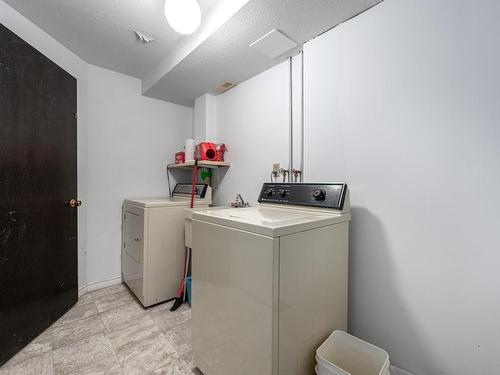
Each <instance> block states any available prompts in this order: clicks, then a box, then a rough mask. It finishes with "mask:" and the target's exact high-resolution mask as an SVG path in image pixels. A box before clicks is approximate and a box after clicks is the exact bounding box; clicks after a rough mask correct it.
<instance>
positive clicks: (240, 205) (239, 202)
mask: <svg viewBox="0 0 500 375" xmlns="http://www.w3.org/2000/svg"><path fill="white" fill-rule="evenodd" d="M248 206H249V204H248V202H245V200H244V199H243V197H242V196H241V194H240V193H238V194H236V199H235V200H234V202H231V207H234V208H243V207H248Z"/></svg>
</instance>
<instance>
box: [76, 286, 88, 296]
mask: <svg viewBox="0 0 500 375" xmlns="http://www.w3.org/2000/svg"><path fill="white" fill-rule="evenodd" d="M87 292H88V288H87V285H86V284H85V285H82V286H81V287H80V288H78V297H81V296H83V295H84V294H85V293H87Z"/></svg>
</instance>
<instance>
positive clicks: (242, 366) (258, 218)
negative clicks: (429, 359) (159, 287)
mask: <svg viewBox="0 0 500 375" xmlns="http://www.w3.org/2000/svg"><path fill="white" fill-rule="evenodd" d="M259 202H260V205H259V206H258V207H250V208H226V209H217V210H210V209H208V210H203V211H200V212H194V213H193V286H192V288H193V289H192V297H193V298H192V299H193V301H192V338H193V354H194V362H195V365H196V366H197V367H199V369H200V370H201V371H202V372H203V373H204V374H205V375H234V374H241V375H278V374H283V375H285V374H286V375H307V374H314V364H315V359H314V355H315V350H316V348H317V347H318V346H320V344H321V343H322V342H323V341H324V340H325V339H326V338H327V337H328V335H329V334H330V333H331V332H332V331H333V330H335V329H341V330H346V329H347V276H348V232H349V230H348V228H349V220H350V208H349V192H348V189H347V185H346V184H345V183H330V184H309V183H307V184H306V183H294V184H276V183H273V184H264V186H263V188H262V191H261V193H260V197H259Z"/></svg>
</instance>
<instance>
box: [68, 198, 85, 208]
mask: <svg viewBox="0 0 500 375" xmlns="http://www.w3.org/2000/svg"><path fill="white" fill-rule="evenodd" d="M69 205H70V207H73V208H74V207H80V206H81V205H82V201H81V200H79V199H71V200H70V201H69Z"/></svg>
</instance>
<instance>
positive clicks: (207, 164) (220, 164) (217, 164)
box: [167, 160, 231, 169]
mask: <svg viewBox="0 0 500 375" xmlns="http://www.w3.org/2000/svg"><path fill="white" fill-rule="evenodd" d="M230 166H231V163H229V162H226V161H209V160H199V161H198V168H212V169H218V168H229V167H230ZM167 168H168V169H192V168H194V161H188V162H186V163H179V164H169V165H167Z"/></svg>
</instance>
